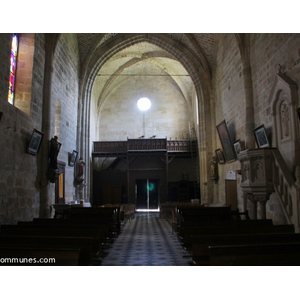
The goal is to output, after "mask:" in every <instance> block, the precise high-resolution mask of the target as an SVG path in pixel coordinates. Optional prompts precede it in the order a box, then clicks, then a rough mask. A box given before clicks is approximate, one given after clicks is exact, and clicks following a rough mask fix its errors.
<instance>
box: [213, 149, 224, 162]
mask: <svg viewBox="0 0 300 300" xmlns="http://www.w3.org/2000/svg"><path fill="white" fill-rule="evenodd" d="M215 152H216V156H217V159H218V163H219V164H221V165H222V164H225V157H224V154H223V152H222V150H221V149H220V148H219V149H217V150H216V151H215Z"/></svg>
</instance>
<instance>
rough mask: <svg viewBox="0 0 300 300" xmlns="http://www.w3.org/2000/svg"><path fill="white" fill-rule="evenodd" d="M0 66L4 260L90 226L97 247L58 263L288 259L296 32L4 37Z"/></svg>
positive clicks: (293, 238) (294, 197)
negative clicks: (97, 236) (174, 251)
mask: <svg viewBox="0 0 300 300" xmlns="http://www.w3.org/2000/svg"><path fill="white" fill-rule="evenodd" d="M0 60H1V68H0V74H1V76H0V97H1V101H0V128H1V130H0V135H1V139H0V145H1V149H2V153H1V156H0V162H1V163H0V164H1V171H0V172H1V175H0V225H1V227H0V231H1V232H0V241H2V242H1V245H0V248H1V249H0V251H2V253H4V254H2V256H3V255H5V253H8V252H7V251H12V250H11V249H10V248H9V247H12V248H13V249H15V248H18V247H19V246H18V245H17V244H16V243H15V244H13V242H12V241H11V242H10V239H9V237H13V238H11V240H12V239H14V240H16V239H19V240H20V243H21V244H22V246H20V247H23V248H20V249H22V251H25V250H26V249H27V248H28V245H31V247H32V248H34V246H33V243H34V242H33V240H34V235H35V234H36V235H39V238H38V239H39V241H40V243H42V244H43V246H44V247H45V245H48V243H49V245H50V243H52V242H50V240H49V238H48V239H47V237H46V235H47V234H46V233H45V232H46V231H47V230H49V231H50V230H53V231H51V235H52V237H53V236H54V235H55V234H56V233H54V230H56V231H63V230H66V232H68V237H69V238H70V240H71V239H72V238H71V237H73V233H74V231H76V230H77V229H76V230H75V228H77V226H78V224H80V225H79V227H81V228H80V229H78V230H79V231H80V230H81V231H80V232H81V235H83V234H84V230H85V232H89V231H92V229H91V228H90V227H91V226H95V224H96V221H95V220H96V219H97V220H98V219H101V220H102V222H101V224H100V222H99V223H97V226H99V228H100V227H101V228H102V227H103V228H104V227H105V230H108V229H107V228H108V227H109V231H105V230H104V229H103V231H101V234H104V233H103V232H106V233H105V237H104V239H105V241H106V242H105V243H103V241H101V247H102V248H101V250H100V251H99V249H98V252H97V254H99V253H102V254H103V253H104V252H108V254H107V253H106V256H105V257H103V258H102V257H101V258H99V259H98V260H97V258H95V257H93V258H91V259H90V260H88V262H87V261H86V260H85V259H87V256H88V250H87V249H88V246H87V244H85V245H86V246H85V247H84V246H82V247H83V249H85V251H83V250H82V251H81V252H80V253H81V254H80V253H79V254H78V252H76V251H73V250H74V249H68V250H69V251H70V252H69V253H67V252H65V253H64V254H57V255H58V256H57V257H58V258H57V260H58V261H59V259H61V264H62V265H64V264H71V265H73V263H74V264H75V265H86V264H87V265H99V266H101V263H102V265H103V266H104V265H119V264H121V265H139V264H138V263H137V261H138V260H139V261H141V264H140V265H161V266H162V265H186V266H206V267H207V266H209V265H211V266H220V265H253V264H254V265H299V263H300V259H299V250H300V239H299V236H298V234H299V226H300V222H299V221H300V207H299V199H300V168H299V163H300V161H299V160H300V156H299V146H300V144H299V142H300V123H299V121H300V102H299V89H298V86H299V85H300V34H298V33H19V34H11V33H2V34H0ZM52 221H53V222H52ZM54 221H55V223H54ZM67 221H70V222H67ZM92 221H95V222H92ZM76 222H77V223H76ZM67 223H68V224H67ZM246 223H247V225H246ZM34 224H35V225H34ZM92 224H93V225H92ZM149 224H153V226H155V227H153V230H149V228H148V226H150V225H149ZM250 224H251V225H250ZM26 226H27V227H26ZM67 226H70V227H71V228H73V232H71V231H72V230H70V228H69V227H68V231H67ZM88 226H90V227H89V228H88ZM141 226H143V227H141ZM151 226H152V225H151ZM227 226H228V227H230V230H227V231H226V229H227V228H226V227H227ZM49 227H51V229H50V228H49ZM58 227H59V228H60V229H59V230H58V229H57V228H58ZM65 227H66V228H65ZM208 227H213V228H214V229H213V230H212V229H211V228H210V230H211V231H210V230H209V229H208ZM46 228H47V229H46ZM129 228H130V230H131V231H130V234H128V236H126V234H125V232H126V230H128V229H129ZM139 228H141V229H139ZM166 228H167V229H166ZM204 228H205V230H206V231H205V230H204ZM216 228H217V229H216ZM241 229H243V230H241ZM38 230H39V231H41V230H44V231H43V235H42V236H41V235H40V233H39V234H38V233H37V231H38ZM93 230H95V229H93ZM139 230H140V231H139ZM209 232H210V235H209ZM250 232H251V236H250ZM49 234H50V233H49ZM66 234H67V233H65V235H66ZM78 234H79V233H78ZM91 234H92V233H91ZM97 234H100V233H99V232H98V233H97ZM135 234H136V237H140V238H139V239H138V238H136V239H134V235H135ZM150 234H153V238H152V237H151V238H149V236H150ZM247 234H248V236H246V237H245V235H247ZM14 235H15V237H14ZM27 235H28V236H27ZM122 235H123V238H124V236H126V239H125V240H122V241H121V237H122ZM204 235H205V236H206V237H205V239H207V241H206V242H205V243H206V244H205V243H204V242H203V239H204V238H203V236H204ZM216 235H218V238H219V239H220V241H218V243H217V242H215V240H216V239H217V237H215V236H216ZM222 235H225V237H226V239H225V240H226V241H227V244H226V241H225V240H224V237H223V239H222V238H221V236H222ZM234 235H237V236H238V239H237V237H236V236H234ZM17 236H18V238H17ZM25 236H27V239H26V242H24V241H25ZM29 236H30V238H29ZM88 236H90V235H88ZM201 236H202V240H201V238H200V237H201ZM208 236H209V237H208ZM229 236H230V237H229ZM22 238H23V241H22ZM244 238H245V239H244ZM30 239H31V240H32V241H31V242H32V244H31V242H29V240H30ZM82 239H83V237H82ZM90 239H91V238H90ZM167 239H170V242H169V241H168V242H166V241H167ZM35 240H36V239H35ZM171 240H172V241H171ZM77 242H78V241H77ZM83 242H84V241H83V240H82V241H81V242H80V243H83ZM88 242H90V243H94V241H90V240H89V239H88V238H87V237H86V240H85V243H88ZM26 243H27V244H26ZM35 243H36V241H35ZM53 243H54V241H53ZM78 243H79V242H78ZM107 244H109V246H108V245H107ZM135 244H136V245H137V246H136V248H137V249H138V251H139V252H137V253H136V254H135V255H134V256H133V254H132V253H133V251H135V250H136V249H135V250H133V248H132V247H133V246H132V245H135ZM173 244H174V245H175V246H174V247H177V248H176V249H178V253H179V254H176V255H177V258H176V259H175V258H174V256H172V257H171V256H168V255H169V253H171V252H172V247H173V246H172V245H173ZM204 244H205V245H206V250H203V249H204V248H205V246H204ZM12 245H13V246H12ZM25 245H27V248H26V247H25ZM70 245H71V244H70ZM92 246H93V247H94V246H95V245H94V244H92ZM92 246H91V247H92ZM98 246H99V245H98ZM49 247H50V246H49ZM74 247H75V246H74ZM74 247H73V248H74ZM77 247H79V246H78V245H77ZM242 247H243V249H242V250H241V248H242ZM7 248H9V249H10V250H7ZM25 248H26V249H25ZM52 248H53V249H54V247H52ZM69 248H72V247H71V246H70V247H69ZM112 248H113V250H114V251H116V256H114V257H112V258H109V257H110V255H111V253H110V251H109V250H107V249H112ZM250 248H251V249H250ZM53 249H52V250H53ZM149 249H150V250H151V251H150V250H149ZM27 250H28V249H27ZM27 250H26V251H27ZM31 250H32V249H31ZM34 250H35V252H34V253H36V252H38V250H39V251H42V250H41V249H40V248H38V247H36V248H35V249H34ZM44 250H45V249H44ZM44 250H43V251H44ZM71 250H72V251H71ZM125 250H126V251H128V256H126V255H121V254H122V253H123V254H124V253H125ZM16 251H17V250H16ZM28 251H29V250H28ZM45 251H46V250H45ZM57 251H58V250H57ZM201 251H202V252H201ZM243 251H244V252H243ZM247 251H248V252H247ZM83 252H84V253H85V255H86V256H84V255H83V254H82V253H83ZM145 252H147V254H145ZM155 252H159V253H160V254H159V255H158V256H157V257H155V258H153V259H152V258H151V259H150V258H149V257H150V256H151V257H152V256H154V253H155ZM242 252H243V254H242ZM258 252H259V253H260V255H257V253H258ZM10 253H12V252H10ZM16 253H19V252H18V251H17V252H16ZM23 253H25V252H23ZM28 253H30V251H29V252H28ZM28 253H27V252H26V255H27V256H28V255H29V254H28ZM196 253H197V254H196ZM209 253H210V254H209ZM253 253H256V255H253ZM7 255H8V254H7ZM16 255H19V254H16ZM36 255H38V254H36ZM53 255H54V254H53ZM55 255H56V254H55ZM60 255H61V256H60ZM144 255H145V259H144V260H143V257H144ZM209 255H211V256H209ZM62 256H63V257H62ZM249 257H251V258H249ZM287 257H288V258H289V259H287ZM155 259H158V261H159V262H158V263H157V264H156V263H154V261H155ZM251 259H253V260H251ZM100 268H101V267H100Z"/></svg>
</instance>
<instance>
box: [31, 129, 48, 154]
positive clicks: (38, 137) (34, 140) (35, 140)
mask: <svg viewBox="0 0 300 300" xmlns="http://www.w3.org/2000/svg"><path fill="white" fill-rule="evenodd" d="M43 137H44V134H43V133H42V132H40V131H38V130H36V129H33V131H32V134H31V138H30V141H29V144H28V148H27V152H28V153H29V154H32V155H37V154H38V152H39V150H40V147H41V144H42V140H43Z"/></svg>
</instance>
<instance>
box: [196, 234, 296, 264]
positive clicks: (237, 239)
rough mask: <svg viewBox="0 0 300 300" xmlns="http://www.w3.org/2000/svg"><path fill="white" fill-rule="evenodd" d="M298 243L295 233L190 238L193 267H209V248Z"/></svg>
mask: <svg viewBox="0 0 300 300" xmlns="http://www.w3.org/2000/svg"><path fill="white" fill-rule="evenodd" d="M286 242H299V243H300V234H296V233H266V234H263V233H257V234H247V235H241V234H236V235H201V236H193V237H192V257H193V263H194V265H210V252H209V246H226V245H241V244H243V245H248V244H249V245H251V244H270V243H286Z"/></svg>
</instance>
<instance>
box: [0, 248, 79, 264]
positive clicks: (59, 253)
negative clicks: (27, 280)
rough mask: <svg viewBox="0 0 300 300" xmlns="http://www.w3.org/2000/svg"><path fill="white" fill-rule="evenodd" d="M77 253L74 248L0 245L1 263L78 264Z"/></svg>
mask: <svg viewBox="0 0 300 300" xmlns="http://www.w3.org/2000/svg"><path fill="white" fill-rule="evenodd" d="M79 255H80V249H76V248H69V249H68V248H55V249H49V248H47V246H45V247H44V248H39V249H37V248H30V247H5V246H3V247H0V257H1V265H15V266H22V265H27V266H28V265H30V266H42V265H44V266H45V265H47V266H51V265H55V266H78V262H79ZM53 259H54V260H53Z"/></svg>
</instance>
